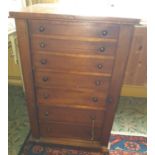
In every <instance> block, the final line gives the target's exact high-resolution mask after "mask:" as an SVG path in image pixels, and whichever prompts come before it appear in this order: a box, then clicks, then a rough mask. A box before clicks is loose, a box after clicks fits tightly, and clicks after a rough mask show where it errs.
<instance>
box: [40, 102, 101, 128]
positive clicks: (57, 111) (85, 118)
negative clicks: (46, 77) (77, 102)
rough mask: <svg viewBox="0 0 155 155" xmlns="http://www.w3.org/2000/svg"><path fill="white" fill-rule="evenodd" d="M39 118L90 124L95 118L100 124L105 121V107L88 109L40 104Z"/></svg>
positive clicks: (46, 120)
mask: <svg viewBox="0 0 155 155" xmlns="http://www.w3.org/2000/svg"><path fill="white" fill-rule="evenodd" d="M39 119H40V120H41V122H52V121H55V122H68V123H76V124H86V125H90V126H91V123H92V120H95V124H98V125H99V126H100V125H101V124H102V123H103V109H102V110H90V109H89V110H87V109H82V108H70V107H54V106H47V105H39Z"/></svg>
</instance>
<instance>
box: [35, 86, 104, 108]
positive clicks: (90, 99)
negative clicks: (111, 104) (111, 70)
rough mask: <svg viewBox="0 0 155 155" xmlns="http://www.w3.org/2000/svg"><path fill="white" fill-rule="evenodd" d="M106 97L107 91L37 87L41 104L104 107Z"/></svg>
mask: <svg viewBox="0 0 155 155" xmlns="http://www.w3.org/2000/svg"><path fill="white" fill-rule="evenodd" d="M106 97H107V91H105V92H102V91H91V92H86V91H78V90H66V89H64V90H63V89H58V88H50V89H37V99H38V103H39V104H60V105H61V104H66V105H70V104H72V105H87V106H90V107H91V106H92V107H103V106H104V104H105V100H106Z"/></svg>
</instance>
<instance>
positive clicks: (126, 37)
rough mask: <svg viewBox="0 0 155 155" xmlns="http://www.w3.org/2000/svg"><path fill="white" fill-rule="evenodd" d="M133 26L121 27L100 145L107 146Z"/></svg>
mask: <svg viewBox="0 0 155 155" xmlns="http://www.w3.org/2000/svg"><path fill="white" fill-rule="evenodd" d="M132 33H133V26H129V25H126V26H125V25H122V26H121V29H120V35H119V44H118V48H117V55H116V61H115V69H114V72H113V75H112V79H111V83H110V90H109V95H108V96H109V102H108V100H107V104H106V110H105V122H104V127H103V135H102V136H103V137H104V139H103V140H102V144H103V145H105V146H108V141H109V138H110V134H111V129H112V125H113V121H114V116H115V112H116V109H117V105H118V100H119V96H120V89H121V84H122V82H123V78H124V73H125V68H126V65H127V60H128V54H129V51H130V45H131V40H132Z"/></svg>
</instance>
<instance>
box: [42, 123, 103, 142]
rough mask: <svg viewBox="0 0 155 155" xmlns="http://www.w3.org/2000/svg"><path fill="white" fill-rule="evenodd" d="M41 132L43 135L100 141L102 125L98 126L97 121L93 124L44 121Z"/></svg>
mask: <svg viewBox="0 0 155 155" xmlns="http://www.w3.org/2000/svg"><path fill="white" fill-rule="evenodd" d="M40 134H41V136H42V137H53V138H75V139H83V140H96V141H98V140H100V138H101V127H100V128H99V127H96V126H95V122H92V126H86V125H78V124H69V123H57V122H52V123H42V124H41V127H40Z"/></svg>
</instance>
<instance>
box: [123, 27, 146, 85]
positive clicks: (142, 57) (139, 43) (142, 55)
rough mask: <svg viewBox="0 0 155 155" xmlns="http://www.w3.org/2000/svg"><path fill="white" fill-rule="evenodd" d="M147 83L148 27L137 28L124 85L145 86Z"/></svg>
mask: <svg viewBox="0 0 155 155" xmlns="http://www.w3.org/2000/svg"><path fill="white" fill-rule="evenodd" d="M146 83H147V27H146V26H135V28H134V34H133V39H132V44H131V50H130V55H129V59H128V64H127V68H126V73H125V77H124V84H127V85H136V86H144V85H146Z"/></svg>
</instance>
